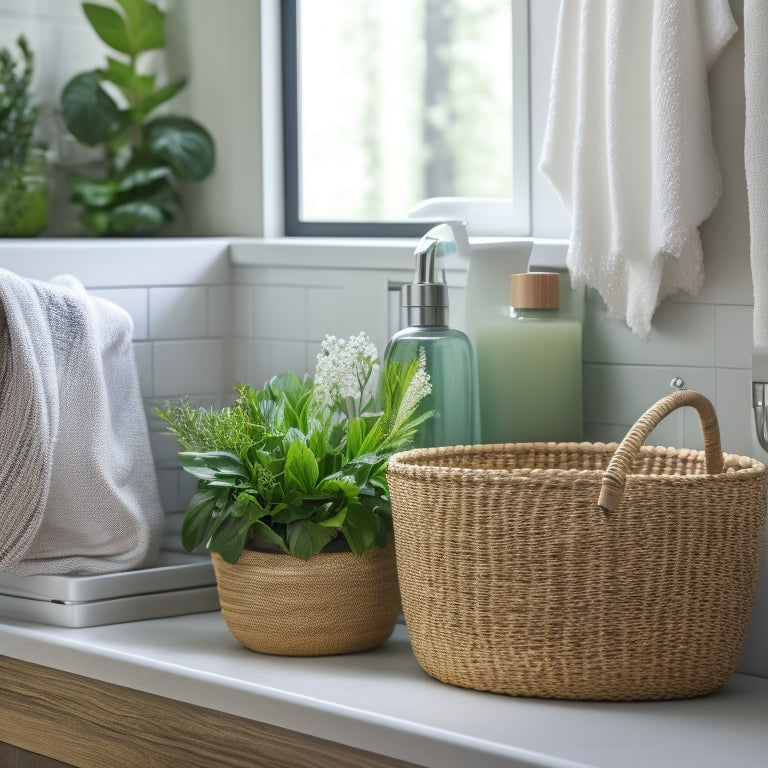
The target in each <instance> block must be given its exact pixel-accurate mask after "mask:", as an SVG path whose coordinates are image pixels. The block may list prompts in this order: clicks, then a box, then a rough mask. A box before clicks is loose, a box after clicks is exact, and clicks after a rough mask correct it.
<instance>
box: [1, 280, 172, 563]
mask: <svg viewBox="0 0 768 768" xmlns="http://www.w3.org/2000/svg"><path fill="white" fill-rule="evenodd" d="M131 336H132V322H131V318H130V316H129V315H128V314H127V313H126V312H125V311H124V310H122V309H120V308H119V307H117V306H116V305H115V304H112V303H111V302H108V301H105V300H103V299H100V298H96V297H92V296H89V295H88V294H87V293H86V291H85V289H84V288H83V286H82V285H81V284H80V283H79V282H78V281H77V280H76V279H75V278H73V277H69V276H63V277H59V278H54V279H53V280H52V281H51V282H49V283H46V282H42V281H36V280H26V279H23V278H21V277H19V276H18V275H15V274H13V273H11V272H8V271H7V270H1V269H0V570H2V571H8V570H10V571H13V572H14V573H17V574H20V575H32V574H54V575H85V574H98V573H108V572H113V571H121V570H128V569H131V568H138V567H142V566H146V565H150V564H151V563H152V562H153V561H154V559H155V558H156V556H157V552H158V549H159V546H160V540H161V536H162V524H163V511H162V507H161V505H160V498H159V494H158V489H157V479H156V475H155V469H154V464H153V460H152V454H151V450H150V446H149V436H148V432H147V424H146V417H145V414H144V409H143V404H142V400H141V395H140V391H139V385H138V376H137V372H136V363H135V360H134V357H133V348H132V345H131Z"/></svg>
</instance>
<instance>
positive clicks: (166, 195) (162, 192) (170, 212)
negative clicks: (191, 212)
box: [144, 184, 181, 219]
mask: <svg viewBox="0 0 768 768" xmlns="http://www.w3.org/2000/svg"><path fill="white" fill-rule="evenodd" d="M144 200H145V201H146V202H147V203H152V205H154V206H156V207H157V208H159V209H160V210H161V211H162V212H163V213H164V214H165V216H166V218H168V219H173V218H174V217H175V216H176V214H177V213H178V212H179V211H180V210H181V198H180V197H179V193H178V192H177V191H176V190H175V189H174V188H173V187H172V186H171V185H170V184H158V185H157V187H156V188H154V189H153V190H152V191H151V192H150V193H149V194H148V195H147V196H146V197H145V198H144Z"/></svg>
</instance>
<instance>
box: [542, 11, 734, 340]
mask: <svg viewBox="0 0 768 768" xmlns="http://www.w3.org/2000/svg"><path fill="white" fill-rule="evenodd" d="M735 30H736V24H735V22H734V20H733V17H732V15H731V11H730V8H729V6H728V0H653V2H650V1H648V2H646V0H640V1H639V2H626V1H625V0H562V4H561V7H560V18H559V23H558V33H557V41H556V45H555V60H554V66H553V73H552V87H551V92H550V102H549V115H548V120H547V127H546V132H545V138H544V147H543V153H542V157H541V162H540V169H541V171H542V172H543V173H544V174H545V175H546V176H547V177H548V178H549V179H550V181H551V182H552V184H553V185H554V187H555V189H556V190H557V191H558V193H559V195H560V197H561V199H562V200H563V203H564V204H565V206H566V208H567V209H568V211H569V212H570V214H571V216H572V233H571V240H570V246H569V249H568V257H567V265H568V269H569V271H570V274H571V280H572V282H573V284H574V285H575V286H580V285H587V286H590V287H593V288H595V289H597V291H598V292H599V293H600V295H601V296H602V298H603V300H604V301H605V303H606V306H607V308H608V314H609V316H610V317H612V318H615V319H619V320H623V321H624V322H626V323H627V325H629V327H630V328H631V329H632V331H633V332H634V333H635V334H637V335H638V336H639V337H640V338H643V339H645V338H647V337H648V334H649V333H650V328H651V319H652V317H653V313H654V311H655V310H656V307H657V306H658V304H659V303H660V302H661V301H662V299H664V298H665V297H666V296H669V295H671V294H675V293H680V292H685V293H696V292H697V291H698V290H699V288H700V287H701V283H702V281H703V278H704V271H703V264H702V250H701V240H700V237H699V232H698V226H699V225H700V224H701V223H702V222H703V221H704V220H705V219H706V218H707V217H708V216H709V215H710V213H711V212H712V210H713V208H714V207H715V205H716V203H717V200H718V199H719V197H720V194H721V180H720V172H719V168H718V164H717V158H716V156H715V152H714V148H713V146H712V138H711V132H710V121H709V97H708V89H707V70H708V69H709V67H710V66H711V65H712V64H713V62H714V61H715V60H716V58H717V57H718V55H719V53H720V51H721V50H722V49H723V47H724V46H725V44H726V43H727V42H728V40H730V38H731V37H732V35H733V34H734V32H735Z"/></svg>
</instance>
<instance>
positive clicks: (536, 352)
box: [477, 272, 582, 443]
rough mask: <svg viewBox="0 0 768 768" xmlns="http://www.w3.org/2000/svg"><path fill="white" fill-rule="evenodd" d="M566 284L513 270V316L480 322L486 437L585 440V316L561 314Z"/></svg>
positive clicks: (487, 439)
mask: <svg viewBox="0 0 768 768" xmlns="http://www.w3.org/2000/svg"><path fill="white" fill-rule="evenodd" d="M559 285H560V280H559V275H557V274H556V273H553V272H526V273H522V274H516V275H510V311H509V315H508V316H506V317H499V318H498V320H497V321H496V322H493V323H487V324H485V325H484V326H482V327H481V328H479V329H478V336H477V358H478V366H479V368H480V373H481V375H480V399H481V402H482V404H483V423H482V438H483V442H484V443H527V442H549V441H554V442H580V441H581V439H582V381H581V378H582V377H581V323H579V321H578V320H576V319H574V318H570V317H565V316H562V315H561V314H560V312H559V307H560V287H559ZM486 415H487V416H486Z"/></svg>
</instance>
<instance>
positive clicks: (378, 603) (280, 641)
mask: <svg viewBox="0 0 768 768" xmlns="http://www.w3.org/2000/svg"><path fill="white" fill-rule="evenodd" d="M212 559H213V567H214V570H215V572H216V583H217V587H218V593H219V602H220V603H221V612H222V614H223V616H224V621H225V622H226V624H227V628H228V629H229V631H230V632H231V633H232V635H233V636H234V637H235V639H237V640H238V641H239V642H240V643H242V644H243V645H244V646H245V647H246V648H249V649H250V650H252V651H258V652H259V653H271V654H277V655H280V656H328V655H331V654H338V653H355V652H357V651H367V650H369V649H371V648H375V647H376V646H378V645H381V643H383V642H384V641H385V640H386V639H387V638H388V637H389V636H390V635H391V634H392V630H393V629H394V628H395V623H396V621H397V616H398V614H399V613H400V607H401V605H400V590H399V587H398V582H397V567H396V564H395V546H394V542H393V541H392V537H391V536H390V541H389V543H388V544H387V546H386V547H385V548H384V549H381V548H379V547H377V546H373V547H371V549H369V550H367V551H366V552H364V553H363V554H362V555H360V556H357V555H353V554H352V553H351V552H321V553H320V554H318V555H315V556H314V557H311V558H310V559H309V560H299V559H298V558H296V557H293V556H292V555H287V554H283V553H275V552H255V551H253V550H245V551H244V552H243V553H242V555H241V556H240V559H239V560H238V561H237V563H236V564H235V565H232V564H230V563H227V562H226V561H225V560H223V559H222V558H221V557H220V556H219V555H217V554H215V553H213V555H212Z"/></svg>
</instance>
